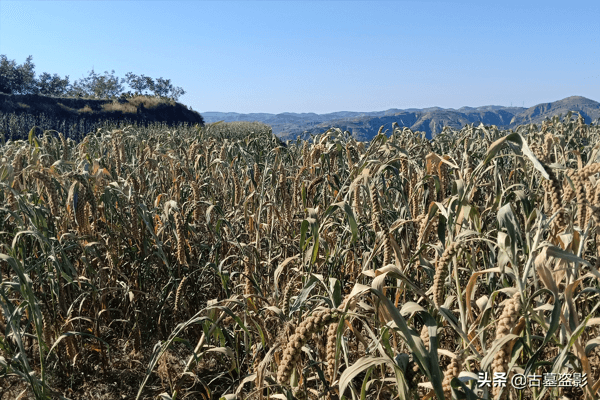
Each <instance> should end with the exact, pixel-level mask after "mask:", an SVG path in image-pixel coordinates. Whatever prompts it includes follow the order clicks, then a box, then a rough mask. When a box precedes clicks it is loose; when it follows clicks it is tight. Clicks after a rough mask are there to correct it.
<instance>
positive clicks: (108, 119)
mask: <svg viewBox="0 0 600 400" xmlns="http://www.w3.org/2000/svg"><path fill="white" fill-rule="evenodd" d="M34 68H35V65H34V64H33V62H32V57H31V56H30V57H28V58H27V60H26V61H25V62H24V63H23V64H21V65H18V64H17V63H16V62H15V61H14V60H9V59H8V58H7V57H6V56H5V55H0V133H1V134H2V135H3V137H4V139H13V140H16V139H21V138H24V137H26V136H27V134H28V132H29V129H30V128H31V127H32V126H38V127H40V128H42V129H43V130H58V131H61V132H62V133H64V134H65V135H67V136H68V137H72V138H81V137H82V136H83V135H85V134H86V133H88V132H90V131H95V130H96V129H97V128H99V127H105V126H107V125H111V126H115V127H120V126H123V125H140V126H148V124H155V123H161V124H165V125H170V126H173V125H182V124H189V125H196V124H197V125H200V126H202V125H204V119H203V118H202V116H201V115H200V114H199V113H198V112H196V111H194V110H192V109H191V108H188V107H187V106H185V105H183V104H181V103H178V102H177V100H178V99H179V97H180V96H181V95H183V94H185V91H184V90H183V89H182V88H181V87H176V86H174V85H173V84H172V83H171V80H170V79H164V78H162V77H161V78H157V79H154V78H151V77H148V76H145V75H136V74H134V73H132V72H128V73H127V74H126V75H125V78H119V77H117V76H115V73H114V70H113V71H112V72H110V73H109V72H108V71H105V72H104V74H98V73H96V72H95V71H94V70H92V71H90V72H89V73H88V76H87V77H85V78H82V79H79V80H76V81H74V82H72V83H71V82H70V80H69V76H65V77H60V76H59V75H57V74H54V75H51V74H49V73H47V72H43V73H41V74H40V75H39V76H36V73H35V71H34ZM126 89H128V90H126Z"/></svg>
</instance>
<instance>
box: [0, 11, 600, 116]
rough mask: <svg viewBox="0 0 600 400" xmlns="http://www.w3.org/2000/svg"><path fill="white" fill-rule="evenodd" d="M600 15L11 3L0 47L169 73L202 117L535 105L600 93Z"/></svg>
mask: <svg viewBox="0 0 600 400" xmlns="http://www.w3.org/2000/svg"><path fill="white" fill-rule="evenodd" d="M522 3H525V4H522ZM599 21H600V2H599V1H587V2H583V1H580V2H578V1H569V2H564V1H560V2H551V1H543V2H542V1H529V2H526V1H523V2H509V1H494V2H491V1H365V2H345V1H331V2H309V1H301V2H291V1H258V2H250V1H244V2H235V1H183V2H177V1H164V2H163V1H143V2H142V1H140V2H127V1H66V2H59V1H43V2H42V1H26V2H24V1H16V2H15V1H7V0H2V1H1V2H0V54H5V55H6V56H7V57H8V58H9V59H12V60H15V61H16V62H17V63H18V64H21V63H22V62H24V61H25V58H26V57H27V56H28V55H32V56H33V62H34V63H35V65H36V73H37V74H38V75H39V74H40V73H42V72H49V73H52V74H53V73H58V74H59V75H61V76H64V75H69V76H70V79H71V81H74V80H75V79H79V78H82V77H84V76H86V75H87V73H88V71H90V70H91V69H92V68H94V70H95V71H96V72H100V73H102V72H104V71H111V70H113V69H114V70H115V74H116V75H117V76H120V77H124V76H125V74H126V73H127V72H130V71H131V72H133V73H135V74H144V75H146V76H151V77H153V78H158V77H163V78H168V79H171V81H172V83H173V84H174V85H175V86H181V87H182V88H184V90H186V92H187V93H186V94H185V95H184V96H182V97H181V98H180V102H182V103H184V104H186V105H189V106H191V107H192V108H193V109H194V110H197V111H200V112H203V111H223V112H240V113H249V112H268V113H280V112H316V113H326V112H333V111H380V110H386V109H389V108H411V107H415V108H424V107H432V106H439V107H445V108H459V107H462V106H481V105H491V104H493V105H505V106H509V105H510V104H511V102H512V104H513V105H518V106H522V105H525V106H526V107H530V106H533V105H535V104H539V103H544V102H550V101H555V100H560V99H562V98H565V97H568V96H573V95H580V96H585V97H588V98H591V99H593V100H596V101H600V22H599Z"/></svg>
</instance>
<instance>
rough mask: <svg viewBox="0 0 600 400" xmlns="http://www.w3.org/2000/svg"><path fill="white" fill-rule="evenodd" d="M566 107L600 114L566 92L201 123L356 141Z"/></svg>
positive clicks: (542, 115) (510, 124) (511, 122)
mask: <svg viewBox="0 0 600 400" xmlns="http://www.w3.org/2000/svg"><path fill="white" fill-rule="evenodd" d="M568 111H576V112H579V113H580V114H581V115H582V116H583V118H584V119H585V122H586V123H588V124H589V123H590V122H593V121H596V120H597V119H599V118H600V103H598V102H596V101H594V100H590V99H588V98H585V97H581V96H571V97H567V98H565V99H562V100H558V101H555V102H552V103H542V104H538V105H535V106H533V107H529V108H525V107H504V106H481V107H461V108H459V109H456V110H455V109H452V108H446V109H444V108H440V107H431V108H424V109H416V108H409V109H405V110H400V109H395V108H394V109H390V110H386V111H375V112H351V111H339V112H334V113H329V114H315V113H302V114H298V113H287V112H286V113H281V114H268V113H252V114H239V113H234V112H228V113H224V112H203V113H202V116H203V117H204V121H205V122H206V123H212V122H217V121H225V122H233V121H259V122H263V123H265V124H268V125H270V126H271V127H272V128H273V132H274V133H275V134H276V135H277V136H279V137H281V138H282V139H296V138H297V137H298V136H301V137H303V138H305V137H308V136H310V134H311V133H319V132H323V131H324V130H326V129H328V128H330V127H332V126H335V127H338V128H341V129H342V130H347V131H349V132H351V133H352V134H353V135H355V136H356V137H357V138H358V139H360V140H370V139H371V138H372V137H373V136H375V135H376V134H377V131H378V130H379V128H380V127H381V126H382V125H383V126H384V127H385V129H390V130H391V127H392V124H393V123H394V122H397V123H398V125H399V126H401V127H408V128H410V129H412V130H413V131H421V132H426V133H427V136H428V137H432V136H435V135H436V134H438V133H440V132H441V131H442V130H443V128H444V127H445V126H450V127H452V128H456V129H460V128H462V127H463V126H464V125H465V124H471V123H475V124H477V125H479V123H483V124H484V125H496V126H498V128H504V129H511V128H514V127H517V126H519V125H523V124H528V123H540V122H542V121H543V120H544V119H546V118H550V117H552V116H553V115H557V114H566V113H567V112H568Z"/></svg>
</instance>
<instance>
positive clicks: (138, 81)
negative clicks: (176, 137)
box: [0, 54, 185, 101]
mask: <svg viewBox="0 0 600 400" xmlns="http://www.w3.org/2000/svg"><path fill="white" fill-rule="evenodd" d="M32 59H33V57H32V56H29V57H27V59H26V60H25V62H24V63H23V64H20V65H17V63H16V61H15V60H9V59H8V57H7V56H6V55H3V54H2V55H0V92H2V93H8V94H41V95H45V96H72V97H86V98H95V99H115V98H122V99H126V98H128V97H133V96H136V95H145V96H157V97H161V98H168V99H172V100H175V101H177V100H178V99H179V97H180V96H182V95H184V94H185V91H184V90H183V89H182V88H181V87H176V86H173V84H172V83H171V80H170V79H163V78H162V77H161V78H157V79H153V78H151V77H149V76H145V75H136V74H134V73H132V72H128V73H127V74H125V78H119V77H117V76H115V71H114V70H112V71H111V72H110V73H109V72H108V71H104V74H99V73H97V72H95V71H94V69H92V70H91V71H89V72H88V76H87V77H84V78H82V79H78V80H76V81H74V82H73V83H70V82H69V76H68V75H67V76H65V77H64V78H61V77H60V76H59V75H58V74H54V75H51V74H49V73H48V72H43V73H41V74H40V75H39V77H37V78H36V75H35V71H34V69H35V65H34V64H33V61H32ZM124 85H127V86H128V87H129V90H127V91H125V87H124Z"/></svg>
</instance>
